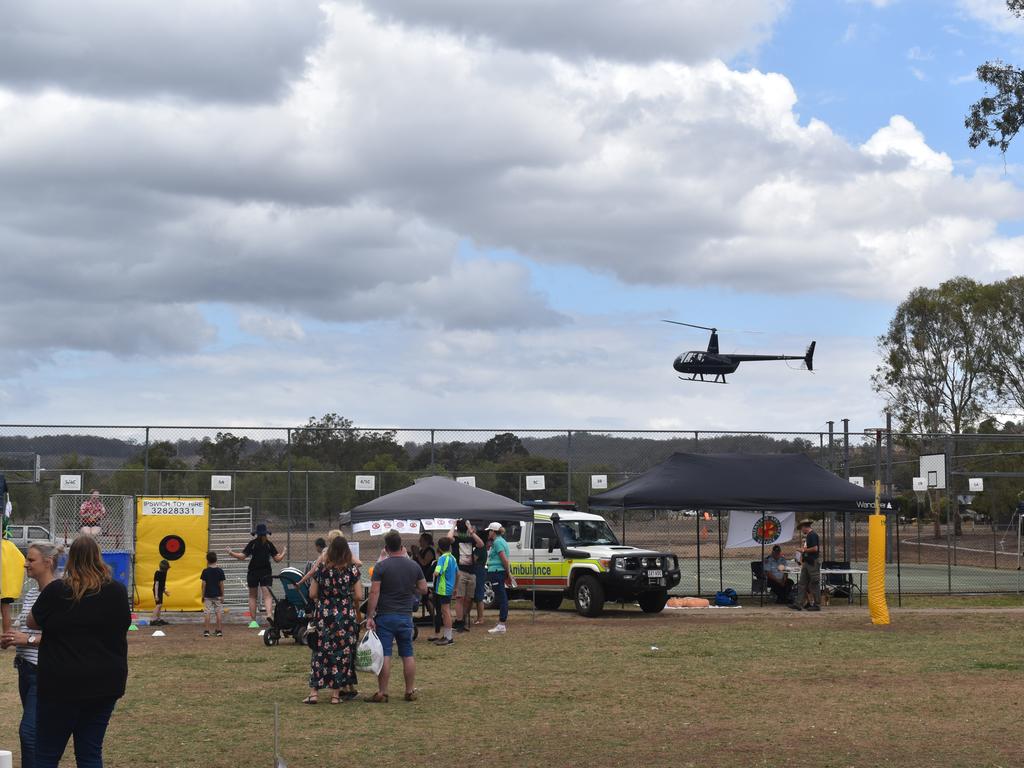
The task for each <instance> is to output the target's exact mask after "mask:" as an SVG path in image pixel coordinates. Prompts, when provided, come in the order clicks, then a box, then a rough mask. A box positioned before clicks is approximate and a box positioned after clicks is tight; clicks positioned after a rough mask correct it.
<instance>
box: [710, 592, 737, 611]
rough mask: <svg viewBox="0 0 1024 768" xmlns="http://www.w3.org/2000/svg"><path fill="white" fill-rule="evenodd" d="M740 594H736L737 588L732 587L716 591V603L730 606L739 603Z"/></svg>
mask: <svg viewBox="0 0 1024 768" xmlns="http://www.w3.org/2000/svg"><path fill="white" fill-rule="evenodd" d="M739 602H740V601H739V595H737V594H736V590H735V589H733V588H732V587H727V588H726V589H724V590H722V591H721V592H716V593H715V600H714V603H715V605H718V606H722V607H728V606H733V605H739Z"/></svg>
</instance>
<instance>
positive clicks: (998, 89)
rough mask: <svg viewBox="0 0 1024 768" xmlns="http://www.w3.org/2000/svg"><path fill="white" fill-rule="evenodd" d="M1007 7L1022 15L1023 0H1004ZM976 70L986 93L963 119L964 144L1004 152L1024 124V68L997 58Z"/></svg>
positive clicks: (1023, 14)
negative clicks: (966, 130) (965, 140)
mask: <svg viewBox="0 0 1024 768" xmlns="http://www.w3.org/2000/svg"><path fill="white" fill-rule="evenodd" d="M1006 7H1007V8H1008V9H1009V10H1010V13H1012V14H1013V15H1014V16H1016V17H1017V18H1024V0H1006ZM977 72H978V79H979V80H980V81H981V82H983V83H985V85H986V88H985V96H983V97H982V98H980V99H978V101H976V102H975V103H974V104H972V105H971V109H970V112H968V113H967V117H965V118H964V127H965V128H967V129H968V130H969V131H970V137H969V138H968V139H967V143H968V144H970V146H971V147H972V148H977V147H978V146H980V145H981V144H982V143H985V144H988V146H990V147H999V151H1000V152H1003V153H1005V152H1006V150H1007V149H1008V148H1009V146H1010V142H1011V141H1013V138H1014V137H1015V136H1016V135H1017V133H1018V132H1019V131H1020V129H1021V126H1022V125H1024V70H1021V69H1019V68H1017V67H1014V66H1013V65H1011V64H1006V63H1005V62H1002V61H1000V60H998V59H996V60H995V61H986V62H985V63H984V64H982V65H981V66H980V67H978V70H977Z"/></svg>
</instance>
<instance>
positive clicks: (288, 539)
mask: <svg viewBox="0 0 1024 768" xmlns="http://www.w3.org/2000/svg"><path fill="white" fill-rule="evenodd" d="M287 451H288V492H287V498H286V499H285V503H286V504H287V505H288V533H287V534H286V535H285V545H284V546H285V548H286V549H287V550H288V565H291V564H292V431H291V429H289V430H288V447H287ZM268 610H269V608H268Z"/></svg>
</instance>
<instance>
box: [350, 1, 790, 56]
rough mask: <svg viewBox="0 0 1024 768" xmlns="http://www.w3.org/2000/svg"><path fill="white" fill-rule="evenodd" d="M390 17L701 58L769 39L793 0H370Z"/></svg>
mask: <svg viewBox="0 0 1024 768" xmlns="http://www.w3.org/2000/svg"><path fill="white" fill-rule="evenodd" d="M364 4H365V6H366V7H367V8H368V9H370V10H371V11H372V12H373V13H375V14H377V15H378V16H379V17H380V18H382V19H384V20H396V21H399V22H401V23H404V24H410V25H417V26H423V27H426V28H428V29H429V28H434V29H441V30H447V31H451V32H454V33H456V34H459V35H467V36H469V37H475V36H482V37H484V38H486V39H489V40H492V41H494V42H495V43H497V44H499V45H502V46H508V47H512V48H519V49H522V50H528V51H546V52H550V53H554V54H557V55H559V56H563V57H567V58H579V57H584V58H587V57H594V58H611V59H619V60H627V61H653V60H657V59H670V60H674V61H688V62H697V61H703V60H706V59H709V58H729V57H731V56H733V55H736V54H738V53H742V52H748V51H751V50H753V49H755V48H756V47H757V46H758V45H760V44H761V43H762V42H764V41H765V40H766V39H767V38H768V36H769V34H770V32H771V30H772V27H773V26H774V24H775V22H776V21H777V20H778V19H779V17H780V16H782V14H783V13H784V12H785V11H786V10H787V8H788V6H789V4H790V2H789V0H716V2H713V3H708V2H706V1H705V0H639V2H617V1H616V0H561V2H558V3H550V2H546V1H545V0H488V2H483V3H481V2H476V1H475V0H433V1H432V2H428V3H425V2H421V0H364Z"/></svg>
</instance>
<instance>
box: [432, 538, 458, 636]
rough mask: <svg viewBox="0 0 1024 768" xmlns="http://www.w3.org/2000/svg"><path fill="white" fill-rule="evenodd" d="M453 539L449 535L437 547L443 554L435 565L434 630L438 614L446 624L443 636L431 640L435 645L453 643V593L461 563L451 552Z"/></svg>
mask: <svg viewBox="0 0 1024 768" xmlns="http://www.w3.org/2000/svg"><path fill="white" fill-rule="evenodd" d="M451 548H452V540H451V539H450V538H448V537H447V536H445V537H443V538H441V539H440V540H439V541H438V542H437V549H438V550H439V551H440V553H441V555H440V556H439V557H438V558H437V564H436V565H435V566H434V617H435V618H434V631H435V632H436V631H437V630H438V629H439V628H440V627H438V626H437V616H438V615H440V617H441V624H442V625H443V626H444V634H442V635H441V637H432V638H430V642H432V643H434V644H435V645H453V644H454V643H455V640H454V639H452V595H453V594H454V593H455V574H456V573H458V570H459V564H458V561H456V559H455V556H454V555H453V554H452V553H451Z"/></svg>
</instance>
